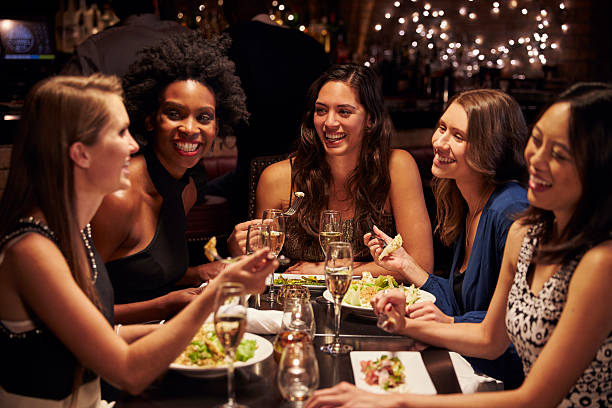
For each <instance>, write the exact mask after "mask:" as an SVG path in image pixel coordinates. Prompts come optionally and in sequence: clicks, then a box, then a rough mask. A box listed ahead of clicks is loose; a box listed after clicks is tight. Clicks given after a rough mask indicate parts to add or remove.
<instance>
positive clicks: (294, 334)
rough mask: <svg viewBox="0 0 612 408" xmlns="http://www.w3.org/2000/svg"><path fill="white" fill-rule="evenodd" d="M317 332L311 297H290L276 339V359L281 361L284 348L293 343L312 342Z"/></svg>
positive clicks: (286, 302)
mask: <svg viewBox="0 0 612 408" xmlns="http://www.w3.org/2000/svg"><path fill="white" fill-rule="evenodd" d="M314 334H315V318H314V312H313V310H312V304H311V303H310V299H306V298H288V299H286V301H285V308H284V311H283V317H282V321H281V328H280V331H279V332H278V334H277V335H276V338H275V339H274V359H275V360H276V362H279V360H280V358H281V354H282V352H283V350H284V348H285V347H286V346H287V345H288V344H291V343H300V342H304V343H311V344H312V341H313V339H314Z"/></svg>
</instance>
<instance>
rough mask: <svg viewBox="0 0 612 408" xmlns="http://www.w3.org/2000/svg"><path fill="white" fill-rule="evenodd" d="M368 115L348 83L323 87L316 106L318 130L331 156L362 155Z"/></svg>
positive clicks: (314, 120) (316, 127)
mask: <svg viewBox="0 0 612 408" xmlns="http://www.w3.org/2000/svg"><path fill="white" fill-rule="evenodd" d="M367 118H368V115H367V113H366V111H365V108H364V106H363V105H362V104H361V103H360V102H359V98H358V96H357V93H356V92H355V90H354V89H353V88H351V87H350V86H348V85H347V84H345V83H344V82H338V81H331V82H328V83H326V84H325V85H323V87H321V90H320V91H319V96H318V97H317V101H316V102H315V110H314V118H313V122H314V126H315V129H316V131H317V135H318V136H319V140H321V143H322V144H323V148H324V149H325V152H326V154H328V155H347V154H355V155H356V156H358V155H359V151H360V149H361V143H362V140H363V132H364V128H365V125H366V122H367Z"/></svg>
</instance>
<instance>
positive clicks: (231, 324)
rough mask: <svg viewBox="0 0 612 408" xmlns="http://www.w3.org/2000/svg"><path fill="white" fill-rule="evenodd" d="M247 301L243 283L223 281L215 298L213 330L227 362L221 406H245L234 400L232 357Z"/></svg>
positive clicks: (245, 311)
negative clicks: (225, 392) (225, 397)
mask: <svg viewBox="0 0 612 408" xmlns="http://www.w3.org/2000/svg"><path fill="white" fill-rule="evenodd" d="M246 314H247V301H246V296H245V289H244V285H243V284H241V283H237V282H225V283H223V285H221V287H220V288H219V289H218V291H217V296H216V299H215V332H216V333H217V338H218V339H219V342H220V343H221V345H222V346H223V351H224V353H225V362H226V363H227V402H226V403H225V404H224V405H221V407H222V408H247V407H246V406H244V405H240V404H238V403H237V402H236V393H235V391H234V359H235V358H236V348H237V347H238V345H239V344H240V341H241V340H242V336H243V335H244V332H245V330H246Z"/></svg>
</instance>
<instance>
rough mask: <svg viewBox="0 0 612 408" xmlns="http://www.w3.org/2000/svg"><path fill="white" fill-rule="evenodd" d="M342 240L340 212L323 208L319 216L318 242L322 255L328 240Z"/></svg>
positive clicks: (324, 252) (325, 251) (325, 250)
mask: <svg viewBox="0 0 612 408" xmlns="http://www.w3.org/2000/svg"><path fill="white" fill-rule="evenodd" d="M333 241H342V214H341V213H340V211H336V210H323V211H321V217H320V218H319V244H320V245H321V249H322V250H323V256H325V254H326V253H327V246H328V245H329V243H330V242H333Z"/></svg>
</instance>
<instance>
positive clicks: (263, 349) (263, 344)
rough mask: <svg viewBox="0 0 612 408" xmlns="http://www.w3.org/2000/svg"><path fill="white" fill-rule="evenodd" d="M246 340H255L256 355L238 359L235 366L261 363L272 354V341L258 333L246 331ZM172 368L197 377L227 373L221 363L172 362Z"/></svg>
mask: <svg viewBox="0 0 612 408" xmlns="http://www.w3.org/2000/svg"><path fill="white" fill-rule="evenodd" d="M243 339H244V340H255V342H256V343H257V349H256V350H255V355H254V356H253V357H251V358H250V359H249V360H247V361H236V362H235V363H234V367H235V368H243V367H248V366H251V365H253V364H256V363H259V362H260V361H263V360H265V359H266V358H268V357H269V356H270V355H271V354H272V343H270V342H269V341H268V340H266V339H264V338H263V337H260V336H258V335H256V334H252V333H245V334H244V336H243ZM170 369H171V370H175V371H178V372H179V373H182V374H184V375H187V376H189V377H197V378H214V377H222V376H224V375H225V374H227V365H225V364H223V365H219V366H214V367H197V366H187V365H183V364H176V363H172V364H170Z"/></svg>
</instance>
